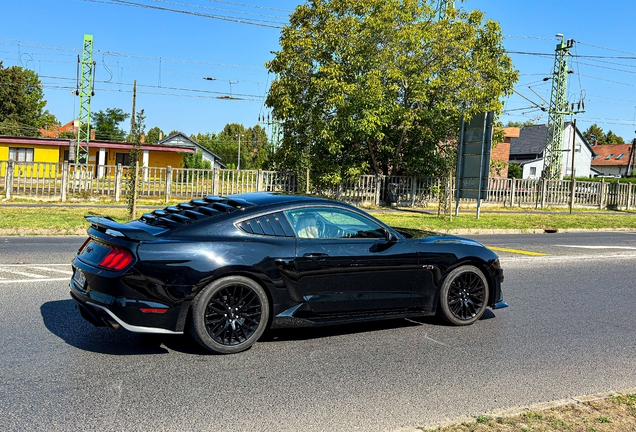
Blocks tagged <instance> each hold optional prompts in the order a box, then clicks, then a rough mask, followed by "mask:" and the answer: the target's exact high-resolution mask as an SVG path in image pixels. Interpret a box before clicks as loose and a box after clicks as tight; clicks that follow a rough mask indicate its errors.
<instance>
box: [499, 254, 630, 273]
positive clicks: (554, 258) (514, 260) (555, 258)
mask: <svg viewBox="0 0 636 432" xmlns="http://www.w3.org/2000/svg"><path fill="white" fill-rule="evenodd" d="M603 258H612V259H616V260H619V259H634V258H636V254H599V255H566V256H559V255H550V256H545V257H516V256H515V257H499V260H500V261H501V264H502V267H503V268H504V270H505V266H506V265H508V264H522V263H525V264H531V265H536V264H537V263H541V262H559V261H581V260H596V261H598V260H599V259H603Z"/></svg>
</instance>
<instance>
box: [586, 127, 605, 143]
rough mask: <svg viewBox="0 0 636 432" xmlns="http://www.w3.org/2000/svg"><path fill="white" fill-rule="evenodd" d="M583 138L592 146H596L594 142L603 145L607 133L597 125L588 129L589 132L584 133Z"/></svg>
mask: <svg viewBox="0 0 636 432" xmlns="http://www.w3.org/2000/svg"><path fill="white" fill-rule="evenodd" d="M583 136H584V137H585V139H586V140H587V142H589V143H590V144H592V145H594V141H598V144H602V142H603V141H605V132H603V129H601V128H600V127H599V125H597V124H596V123H594V124H593V125H592V126H590V127H589V128H587V130H586V131H585V132H583Z"/></svg>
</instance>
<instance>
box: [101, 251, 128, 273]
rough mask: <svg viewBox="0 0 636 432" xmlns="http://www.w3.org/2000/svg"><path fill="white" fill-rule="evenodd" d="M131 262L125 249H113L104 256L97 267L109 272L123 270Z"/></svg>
mask: <svg viewBox="0 0 636 432" xmlns="http://www.w3.org/2000/svg"><path fill="white" fill-rule="evenodd" d="M132 260H133V256H132V255H131V254H130V252H128V251H127V250H125V249H118V248H114V249H112V250H111V251H110V252H108V253H107V254H106V256H105V257H104V259H103V260H102V261H101V262H100V263H99V264H98V265H99V266H100V267H104V268H107V269H109V270H123V269H124V268H126V266H128V264H130V263H131V262H132Z"/></svg>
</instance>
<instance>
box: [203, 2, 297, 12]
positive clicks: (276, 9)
mask: <svg viewBox="0 0 636 432" xmlns="http://www.w3.org/2000/svg"><path fill="white" fill-rule="evenodd" d="M208 1H209V2H212V3H223V4H230V5H233V6H243V7H251V8H254V9H267V10H273V11H279V12H293V11H291V10H289V9H280V8H274V7H269V6H260V5H253V4H248V3H236V2H231V1H223V0H208Z"/></svg>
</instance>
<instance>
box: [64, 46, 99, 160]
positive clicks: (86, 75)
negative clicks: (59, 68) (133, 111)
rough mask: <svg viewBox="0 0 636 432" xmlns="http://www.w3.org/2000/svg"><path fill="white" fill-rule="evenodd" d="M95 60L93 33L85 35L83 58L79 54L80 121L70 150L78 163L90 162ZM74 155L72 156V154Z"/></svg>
mask: <svg viewBox="0 0 636 432" xmlns="http://www.w3.org/2000/svg"><path fill="white" fill-rule="evenodd" d="M94 85H95V62H94V61H93V35H89V34H85V35H84V45H83V48H82V58H81V60H80V57H79V56H77V88H76V90H75V95H76V96H79V98H80V103H79V115H78V116H77V120H78V122H79V124H78V127H77V146H76V149H75V152H70V151H69V157H73V158H74V159H75V162H76V163H79V164H88V146H89V142H90V138H91V97H92V96H93V95H94V94H95V91H94V89H95V87H94ZM71 155H72V156H71Z"/></svg>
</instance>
